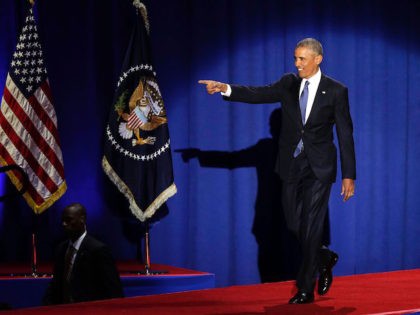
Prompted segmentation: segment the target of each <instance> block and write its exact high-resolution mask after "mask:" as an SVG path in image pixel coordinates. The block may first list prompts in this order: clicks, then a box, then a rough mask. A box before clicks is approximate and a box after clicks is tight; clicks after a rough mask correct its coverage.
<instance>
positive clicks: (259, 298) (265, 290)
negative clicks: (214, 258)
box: [3, 269, 420, 315]
mask: <svg viewBox="0 0 420 315" xmlns="http://www.w3.org/2000/svg"><path fill="white" fill-rule="evenodd" d="M293 293H294V284H293V282H292V281H288V282H278V283H270V284H259V285H245V286H232V287H227V288H217V289H209V290H197V291H190V292H182V293H170V294H159V295H151V296H141V297H134V298H124V299H114V300H107V301H97V302H89V303H80V304H72V305H62V306H51V307H39V308H29V309H22V310H17V311H15V312H12V311H10V312H9V311H6V312H4V313H3V314H22V315H36V314H47V315H49V314H51V315H52V314H60V315H67V314H95V315H102V314H113V315H119V314H136V315H137V314H142V315H149V314H150V315H152V314H153V315H173V314H182V315H197V314H198V315H200V314H209V315H210V314H212V315H215V314H225V315H227V314H238V315H239V314H247V315H251V314H295V315H316V314H335V315H337V314H339V315H346V314H351V315H357V314H375V315H379V314H381V315H396V314H414V313H416V312H420V298H419V296H420V269H416V270H407V271H395V272H386V273H375V274H365V275H355V276H343V277H336V278H334V283H333V286H332V288H331V290H330V292H329V293H328V294H327V295H326V296H323V297H319V296H316V298H315V302H314V303H313V304H307V305H289V304H288V303H287V302H288V300H289V298H290V296H291V295H292V294H293Z"/></svg>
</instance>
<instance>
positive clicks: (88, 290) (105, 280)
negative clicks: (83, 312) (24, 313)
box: [43, 235, 123, 304]
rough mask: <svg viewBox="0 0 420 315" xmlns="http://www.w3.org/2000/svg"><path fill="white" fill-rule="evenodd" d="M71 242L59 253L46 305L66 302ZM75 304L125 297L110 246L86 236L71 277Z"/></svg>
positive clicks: (60, 246) (62, 244) (45, 300)
mask: <svg viewBox="0 0 420 315" xmlns="http://www.w3.org/2000/svg"><path fill="white" fill-rule="evenodd" d="M68 244H69V242H68V241H65V242H63V243H61V244H60V245H59V247H58V250H57V255H56V260H55V265H54V274H53V279H52V281H51V283H50V285H49V287H48V289H47V292H46V295H45V297H44V301H43V302H44V304H61V303H63V302H64V301H63V274H64V257H65V254H66V251H67V247H68ZM70 291H71V295H72V298H73V301H74V302H83V301H93V300H103V299H110V298H117V297H123V290H122V285H121V281H120V277H119V274H118V271H117V268H116V266H115V263H114V260H113V258H112V255H111V252H110V250H109V249H108V247H107V246H106V245H105V244H103V243H101V242H99V241H98V240H96V239H95V238H93V237H92V236H90V235H86V236H85V238H84V239H83V241H82V243H81V244H80V248H79V250H78V252H77V255H76V258H75V261H74V264H73V269H72V273H71V277H70Z"/></svg>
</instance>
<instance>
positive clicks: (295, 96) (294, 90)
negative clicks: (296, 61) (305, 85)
mask: <svg viewBox="0 0 420 315" xmlns="http://www.w3.org/2000/svg"><path fill="white" fill-rule="evenodd" d="M301 82H302V79H301V78H299V77H298V79H297V80H296V81H295V83H294V85H293V86H292V95H293V103H294V104H295V105H294V106H293V109H294V111H295V119H296V123H297V124H298V126H299V129H302V128H303V123H302V113H301V112H300V105H299V89H300V83H301Z"/></svg>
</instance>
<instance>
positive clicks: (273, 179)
mask: <svg viewBox="0 0 420 315" xmlns="http://www.w3.org/2000/svg"><path fill="white" fill-rule="evenodd" d="M281 115H282V111H281V108H277V109H275V110H274V111H273V112H272V113H271V115H270V120H269V123H270V133H271V135H272V137H271V138H265V139H261V140H259V141H258V142H257V143H256V144H255V145H253V146H251V147H248V148H245V149H242V150H239V151H232V152H225V151H202V150H200V149H196V148H188V149H179V150H175V152H179V153H181V154H182V159H183V161H184V162H188V161H189V160H191V159H193V158H197V159H198V161H199V163H200V165H201V166H204V167H218V168H226V169H230V170H231V169H234V168H239V167H255V169H256V171H257V179H258V190H257V197H256V201H255V215H254V222H253V227H252V233H253V234H254V236H255V239H256V241H257V244H258V270H259V274H260V279H261V282H263V283H264V282H275V281H284V280H291V279H295V278H296V274H297V271H298V267H299V265H300V250H299V245H298V243H297V240H296V238H295V237H294V235H292V233H291V232H290V231H289V230H288V229H287V227H286V222H285V218H284V214H283V207H282V203H281V180H280V178H279V177H278V175H277V174H276V173H275V172H274V166H275V162H276V157H277V154H278V139H279V134H280V130H281ZM280 154H281V152H280ZM328 231H329V227H328Z"/></svg>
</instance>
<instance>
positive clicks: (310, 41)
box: [296, 37, 324, 56]
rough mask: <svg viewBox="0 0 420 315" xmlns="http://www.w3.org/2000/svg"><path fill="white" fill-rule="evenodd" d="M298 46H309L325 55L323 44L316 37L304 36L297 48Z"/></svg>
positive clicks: (318, 53) (319, 53) (317, 52)
mask: <svg viewBox="0 0 420 315" xmlns="http://www.w3.org/2000/svg"><path fill="white" fill-rule="evenodd" d="M298 47H307V48H309V49H310V50H312V51H313V52H314V53H316V54H317V55H321V56H322V55H323V54H324V50H323V48H322V44H321V43H320V42H319V41H318V40H316V39H315V38H310V37H309V38H304V39H302V40H301V41H300V42H299V43H297V45H296V48H298Z"/></svg>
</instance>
